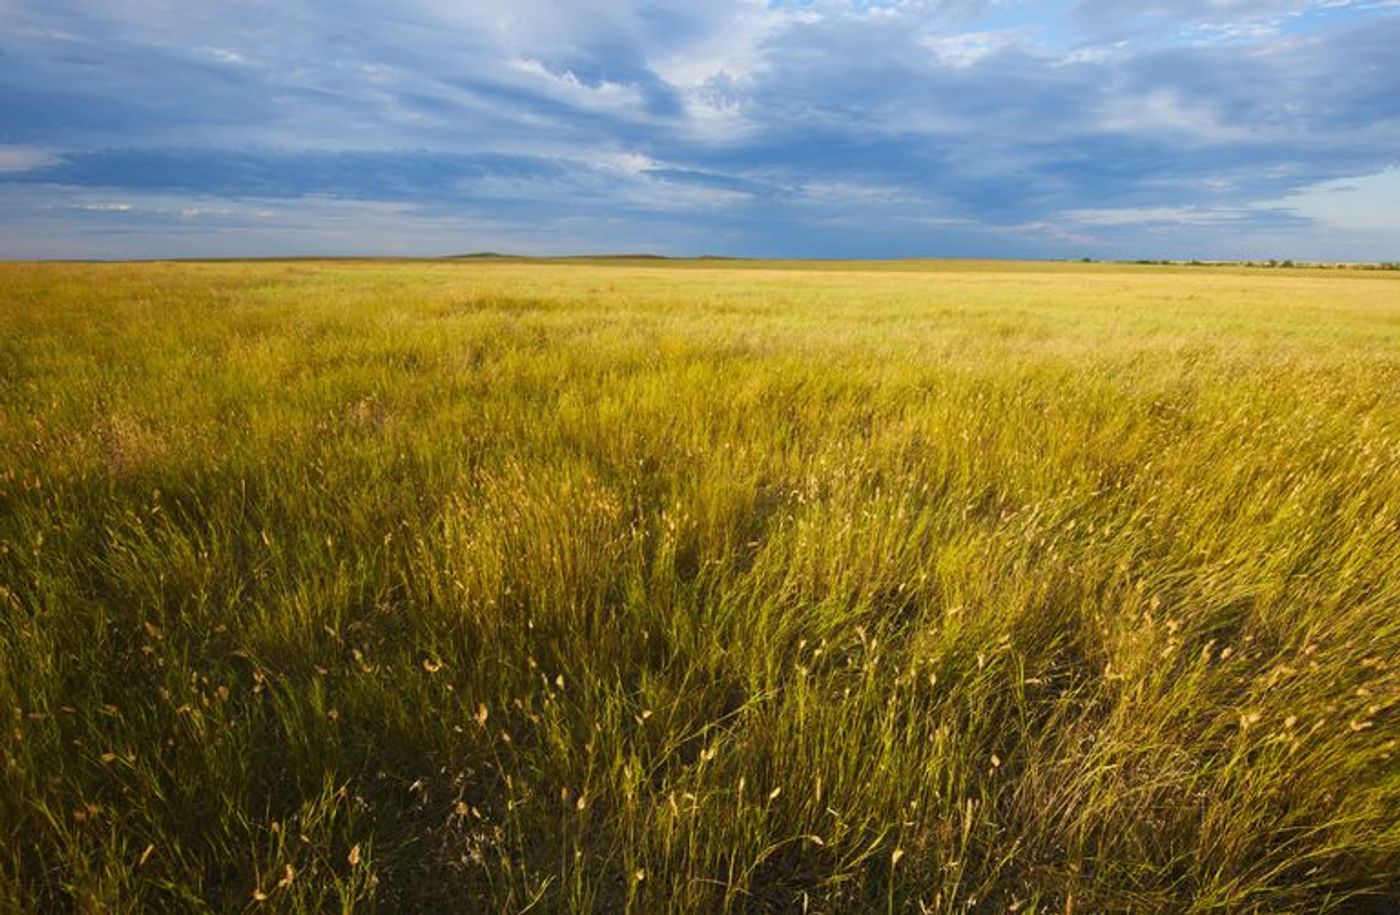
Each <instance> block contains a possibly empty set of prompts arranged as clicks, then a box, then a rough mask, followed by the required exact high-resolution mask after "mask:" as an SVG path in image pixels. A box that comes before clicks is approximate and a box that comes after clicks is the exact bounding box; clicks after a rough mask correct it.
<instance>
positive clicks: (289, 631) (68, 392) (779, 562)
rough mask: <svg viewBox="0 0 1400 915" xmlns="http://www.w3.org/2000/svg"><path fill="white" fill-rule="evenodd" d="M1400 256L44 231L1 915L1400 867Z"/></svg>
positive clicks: (15, 446) (731, 901) (2, 443)
mask: <svg viewBox="0 0 1400 915" xmlns="http://www.w3.org/2000/svg"><path fill="white" fill-rule="evenodd" d="M1398 392H1400V277H1397V276H1394V275H1391V274H1386V273H1380V272H1369V273H1367V272H1360V271H1348V270H1327V271H1321V270H1248V269H1243V268H1225V267H1211V268H1185V267H1183V268H1170V267H1145V266H1138V267H1115V266H1107V265H1065V264H1055V265H1042V264H1017V265H1008V264H993V263H956V262H950V263H937V262H929V263H910V262H903V263H896V264H845V263H826V264H799V263H788V264H775V263H763V262H738V263H734V262H695V263H651V262H611V263H586V262H585V263H567V264H566V263H529V262H459V263H445V262H437V263H429V262H401V263H389V262H339V263H337V262H285V263H277V262H268V263H189V264H145V265H23V264H7V265H0V468H3V470H2V471H0V733H3V734H4V735H5V737H4V739H3V741H0V837H3V841H0V909H3V910H10V909H14V910H19V911H55V910H82V911H152V910H157V911H159V910H168V911H190V910H196V911H204V910H209V911H243V910H248V909H250V908H252V909H266V910H269V911H293V912H295V911H307V912H309V911H325V910H331V909H338V910H341V911H376V910H382V911H435V910H440V911H500V912H519V911H523V910H526V909H529V910H530V911H534V912H544V911H600V912H611V911H620V910H631V911H637V912H653V911H696V912H701V911H811V912H849V911H904V912H966V911H986V912H999V911H1018V912H1057V913H1058V912H1066V911H1077V912H1118V911H1122V912H1126V911H1133V912H1207V911H1212V912H1213V911H1219V912H1247V911H1259V912H1264V911H1268V912H1317V911H1337V912H1365V911H1375V912H1379V911H1389V910H1393V909H1394V908H1396V907H1400V890H1398V889H1397V887H1400V816H1397V812H1398V811H1400V764H1397V759H1396V752H1397V739H1398V738H1400V716H1398V715H1397V702H1400V672H1398V670H1397V662H1396V658H1397V657H1400V396H1397V393H1398Z"/></svg>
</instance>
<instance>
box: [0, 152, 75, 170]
mask: <svg viewBox="0 0 1400 915" xmlns="http://www.w3.org/2000/svg"><path fill="white" fill-rule="evenodd" d="M60 161H61V159H60V157H59V156H57V155H56V154H54V153H52V152H50V151H48V150H47V149H40V148H38V147H36V146H0V173H4V172H11V173H13V172H32V171H35V170H37V169H41V168H48V167H49V166H50V165H57V164H58V163H59V162H60Z"/></svg>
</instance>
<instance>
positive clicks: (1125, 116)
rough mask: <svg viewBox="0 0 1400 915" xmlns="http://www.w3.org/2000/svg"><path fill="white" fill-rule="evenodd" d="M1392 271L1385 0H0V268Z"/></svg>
mask: <svg viewBox="0 0 1400 915" xmlns="http://www.w3.org/2000/svg"><path fill="white" fill-rule="evenodd" d="M481 250H491V251H503V252H511V253H524V254H568V253H598V252H650V253H657V254H673V255H699V254H715V255H742V256H760V257H763V256H782V257H852V258H863V257H875V258H897V257H1024V258H1060V257H1071V258H1079V257H1092V258H1104V259H1125V258H1126V259H1133V258H1195V257H1199V258H1202V259H1216V258H1220V259H1241V258H1244V259H1258V258H1279V259H1283V258H1292V259H1302V260H1371V261H1374V260H1383V261H1400V0H1149V2H1143V3H1130V2H1117V0H805V2H802V0H788V2H778V0H704V2H699V0H686V2H681V0H651V2H641V0H572V2H548V0H400V2H387V0H381V2H371V0H121V2H111V0H101V2H98V0H0V257H5V258H38V257H44V258H88V257H93V258H122V257H201V256H275V255H323V254H324V255H331V254H342V255H375V254H384V255H438V254H450V253H461V252H472V251H481Z"/></svg>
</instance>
